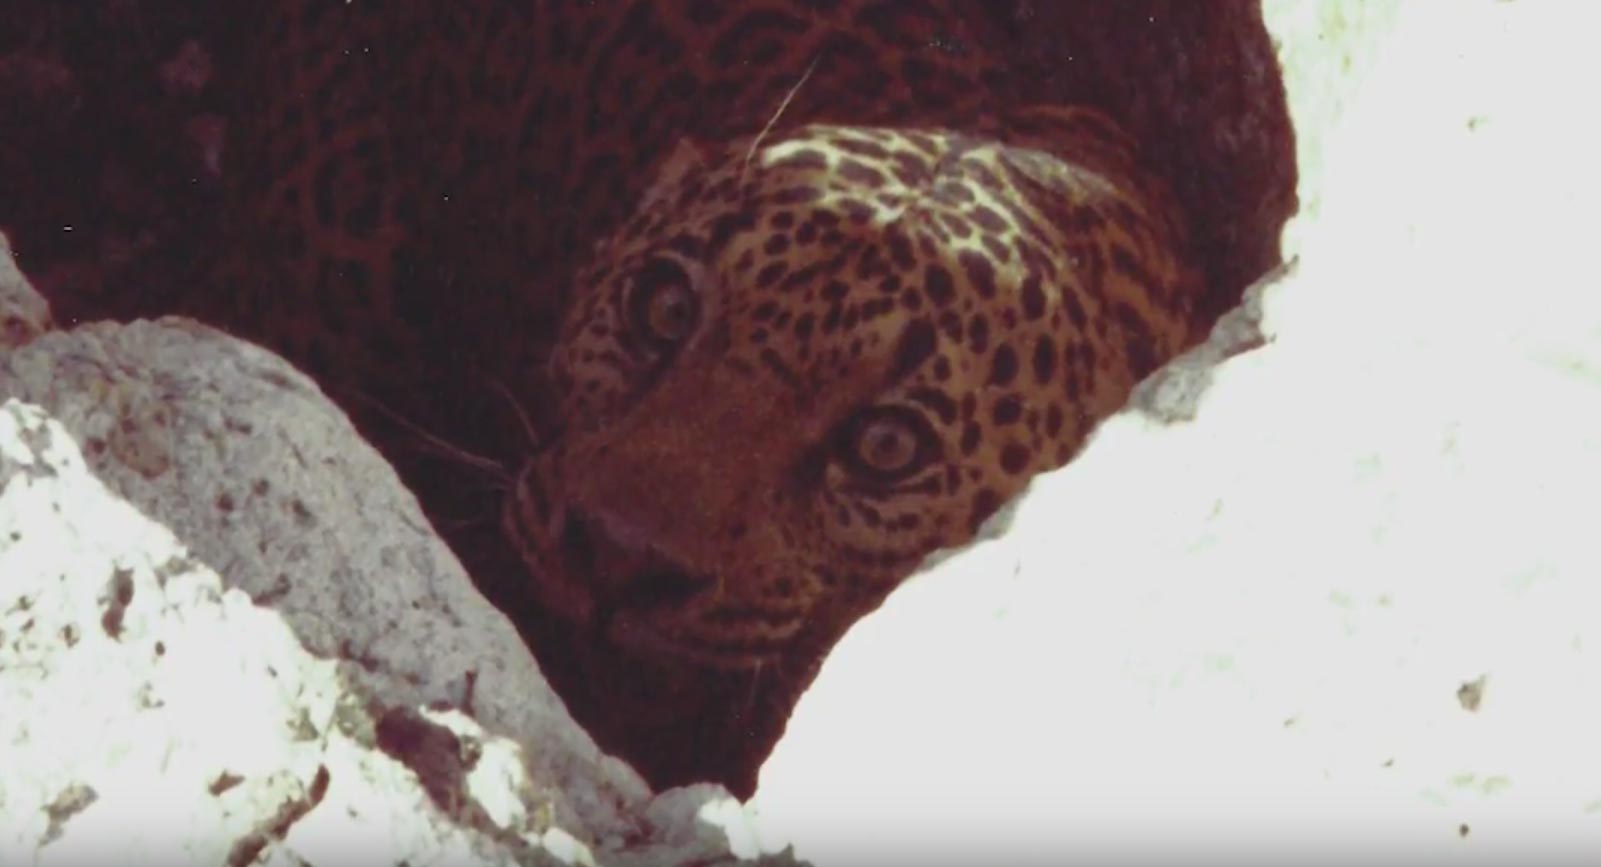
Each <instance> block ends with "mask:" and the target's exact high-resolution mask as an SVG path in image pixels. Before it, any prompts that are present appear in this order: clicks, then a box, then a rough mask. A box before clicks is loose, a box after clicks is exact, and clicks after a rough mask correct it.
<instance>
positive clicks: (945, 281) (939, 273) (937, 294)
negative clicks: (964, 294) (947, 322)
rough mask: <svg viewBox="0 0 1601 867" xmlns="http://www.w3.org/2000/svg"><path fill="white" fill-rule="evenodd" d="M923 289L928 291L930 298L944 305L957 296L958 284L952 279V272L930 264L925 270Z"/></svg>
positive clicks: (938, 304)
mask: <svg viewBox="0 0 1601 867" xmlns="http://www.w3.org/2000/svg"><path fill="white" fill-rule="evenodd" d="M923 291H924V292H927V293H928V300H930V301H932V302H934V304H935V305H936V306H939V307H944V306H945V305H947V304H949V303H951V301H952V300H953V299H954V298H955V297H956V284H955V282H954V281H952V280H951V272H949V271H947V270H945V269H944V268H943V267H941V266H939V265H929V266H928V267H927V268H925V269H924V271H923Z"/></svg>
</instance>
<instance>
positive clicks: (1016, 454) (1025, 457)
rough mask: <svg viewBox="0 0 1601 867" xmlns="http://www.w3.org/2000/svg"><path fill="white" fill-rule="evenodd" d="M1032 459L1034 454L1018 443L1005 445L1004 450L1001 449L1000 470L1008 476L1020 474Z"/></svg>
mask: <svg viewBox="0 0 1601 867" xmlns="http://www.w3.org/2000/svg"><path fill="white" fill-rule="evenodd" d="M1033 459H1034V453H1033V452H1031V451H1029V450H1028V449H1027V448H1026V447H1024V446H1022V445H1020V444H1018V443H1007V444H1006V448H1004V449H1001V469H1003V470H1005V471H1006V472H1007V474H1008V475H1013V476H1015V475H1018V474H1020V473H1022V472H1023V471H1024V470H1026V469H1028V464H1029V461H1031V460H1033Z"/></svg>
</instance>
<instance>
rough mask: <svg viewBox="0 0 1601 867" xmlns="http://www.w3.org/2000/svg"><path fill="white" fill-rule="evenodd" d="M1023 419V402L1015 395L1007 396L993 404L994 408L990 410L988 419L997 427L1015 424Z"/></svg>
mask: <svg viewBox="0 0 1601 867" xmlns="http://www.w3.org/2000/svg"><path fill="white" fill-rule="evenodd" d="M1022 417H1023V402H1022V401H1021V400H1018V398H1017V395H1015V394H1013V395H1007V396H1006V397H1003V398H1001V399H1000V400H998V401H996V402H995V408H994V409H992V410H990V418H991V419H992V420H994V422H995V423H996V424H997V425H1001V426H1005V425H1009V424H1016V423H1017V420H1018V419H1020V418H1022Z"/></svg>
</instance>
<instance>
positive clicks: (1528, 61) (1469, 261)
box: [752, 0, 1601, 867]
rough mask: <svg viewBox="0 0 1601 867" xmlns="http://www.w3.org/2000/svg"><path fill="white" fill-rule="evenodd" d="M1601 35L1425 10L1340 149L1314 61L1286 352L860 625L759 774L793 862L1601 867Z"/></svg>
mask: <svg viewBox="0 0 1601 867" xmlns="http://www.w3.org/2000/svg"><path fill="white" fill-rule="evenodd" d="M1317 5H1318V8H1319V9H1321V10H1322V11H1323V13H1324V14H1325V15H1326V14H1327V13H1328V12H1329V10H1334V12H1335V14H1336V17H1338V14H1339V13H1340V12H1341V11H1342V10H1341V8H1340V4H1339V3H1338V2H1334V3H1322V4H1317ZM1311 8H1312V6H1309V5H1308V4H1307V3H1305V2H1301V3H1297V2H1295V0H1273V2H1271V3H1270V5H1269V10H1270V13H1272V15H1273V18H1270V21H1273V20H1277V21H1279V22H1283V21H1285V20H1288V19H1291V18H1294V17H1296V16H1298V15H1302V13H1303V12H1305V11H1306V10H1308V9H1311ZM1348 8H1350V9H1353V10H1354V9H1356V7H1355V6H1351V7H1348ZM1302 17H1304V16H1302ZM1598 23H1601V4H1591V3H1589V2H1586V0H1572V2H1562V0H1547V2H1539V0H1516V2H1492V0H1454V2H1446V0H1433V2H1426V0H1416V2H1408V3H1406V4H1403V5H1400V6H1399V7H1398V13H1397V14H1396V16H1395V17H1394V22H1393V25H1394V28H1393V31H1391V35H1390V38H1389V39H1388V41H1387V42H1386V43H1385V44H1384V46H1383V47H1382V49H1380V50H1378V51H1376V52H1375V53H1374V54H1373V57H1374V59H1373V63H1372V66H1371V69H1370V74H1369V75H1368V76H1367V77H1366V78H1365V83H1364V84H1363V85H1362V86H1361V87H1360V89H1358V90H1356V91H1354V92H1351V93H1348V94H1345V96H1347V97H1349V99H1350V102H1349V110H1348V112H1346V113H1345V114H1344V116H1343V119H1342V120H1340V122H1339V123H1338V124H1335V125H1334V126H1333V127H1332V128H1329V129H1323V130H1317V131H1316V132H1315V133H1314V132H1313V131H1312V130H1311V129H1310V127H1311V126H1312V124H1313V121H1312V120H1310V119H1313V118H1315V117H1316V116H1317V115H1318V114H1319V112H1322V113H1323V114H1325V115H1326V114H1329V112H1328V111H1326V108H1327V106H1328V105H1329V104H1330V103H1329V102H1328V100H1327V98H1325V96H1323V95H1319V94H1318V93H1316V92H1314V91H1322V92H1323V93H1324V94H1331V93H1334V92H1336V91H1340V90H1343V89H1345V88H1346V87H1347V85H1348V82H1333V83H1330V82H1317V81H1314V80H1313V78H1314V77H1315V76H1310V75H1308V74H1307V72H1306V70H1305V69H1302V68H1294V67H1295V64H1296V63H1297V62H1299V61H1294V60H1291V59H1289V58H1291V57H1292V55H1293V56H1296V57H1304V56H1308V54H1310V55H1316V53H1317V51H1318V45H1317V43H1316V42H1313V43H1312V44H1310V46H1309V45H1308V43H1306V42H1305V41H1300V42H1296V43H1295V44H1293V45H1290V46H1289V48H1290V49H1293V51H1292V50H1286V55H1285V56H1286V58H1287V61H1286V62H1287V63H1289V64H1291V65H1292V69H1291V70H1290V81H1291V87H1292V102H1293V103H1294V104H1295V110H1296V114H1297V118H1298V120H1300V121H1301V122H1304V123H1307V124H1308V128H1307V131H1306V134H1305V138H1306V139H1307V140H1306V141H1303V143H1302V144H1303V147H1304V148H1306V151H1305V153H1306V154H1307V156H1308V157H1309V158H1314V157H1315V156H1316V154H1318V153H1321V154H1322V162H1321V164H1320V163H1319V162H1318V161H1317V160H1316V159H1309V162H1308V168H1309V171H1308V172H1307V174H1308V177H1307V178H1306V179H1305V181H1304V184H1305V186H1304V189H1305V190H1306V194H1305V195H1304V196H1303V199H1304V200H1307V201H1309V203H1310V207H1309V209H1308V210H1309V213H1308V216H1307V217H1306V218H1305V219H1304V221H1303V222H1301V223H1299V224H1298V225H1296V226H1295V227H1293V228H1292V230H1291V231H1290V232H1289V233H1288V234H1287V246H1288V248H1289V249H1290V250H1291V251H1292V252H1298V253H1299V254H1300V264H1299V268H1298V269H1297V270H1296V271H1295V272H1294V273H1293V274H1291V275H1290V276H1289V277H1288V278H1287V279H1286V280H1284V281H1283V282H1282V283H1281V284H1279V285H1277V286H1275V287H1274V288H1272V289H1270V290H1269V291H1268V293H1267V295H1266V296H1265V303H1264V309H1265V317H1264V331H1265V332H1266V333H1267V334H1268V335H1269V337H1270V338H1271V339H1272V340H1273V342H1272V343H1271V344H1270V345H1268V346H1267V347H1265V348H1262V349H1260V350H1257V351H1254V352H1251V353H1247V354H1245V355H1242V356H1239V357H1237V358H1235V359H1233V360H1232V361H1230V362H1228V363H1227V364H1225V365H1224V366H1223V368H1222V369H1220V371H1219V373H1218V376H1217V378H1216V381H1215V382H1214V384H1213V387H1212V388H1211V390H1210V391H1209V392H1208V393H1207V394H1206V396H1205V398H1204V399H1203V400H1202V402H1201V404H1200V408H1199V412H1198V415H1197V417H1196V418H1195V419H1194V420H1193V421H1192V422H1189V423H1183V424H1178V425H1173V426H1167V427H1163V426H1162V425H1160V424H1158V423H1155V422H1152V421H1150V420H1148V419H1147V417H1145V416H1143V415H1140V414H1138V413H1133V412H1130V413H1125V414H1124V415H1122V416H1120V417H1118V418H1116V419H1113V420H1112V421H1111V422H1109V423H1108V424H1107V425H1106V426H1105V428H1104V429H1103V431H1102V433H1101V435H1100V436H1098V438H1097V439H1096V440H1095V441H1094V442H1093V443H1092V445H1091V446H1090V448H1089V449H1088V450H1087V452H1086V453H1085V454H1084V455H1083V456H1082V457H1081V458H1080V459H1079V460H1078V461H1077V462H1075V463H1074V464H1073V465H1071V466H1070V467H1068V468H1067V469H1066V470H1064V471H1062V472H1059V473H1057V474H1054V475H1052V476H1050V477H1048V478H1045V479H1043V480H1042V481H1041V482H1040V483H1038V484H1036V486H1035V488H1034V489H1033V491H1032V492H1031V493H1030V495H1029V498H1028V500H1027V501H1025V503H1024V505H1023V506H1022V508H1021V509H1020V511H1019V513H1018V515H1017V517H1016V519H1015V521H1014V523H1013V525H1012V528H1011V530H1010V531H1009V533H1007V534H1006V535H1005V536H1004V537H1003V538H1002V539H1000V540H998V541H992V542H988V543H984V544H981V545H978V546H975V547H974V548H972V549H970V550H968V551H965V552H963V553H961V554H958V555H956V556H955V557H953V558H951V559H949V560H947V561H946V562H944V563H943V564H941V565H940V566H938V567H937V568H935V569H932V570H930V571H929V572H927V573H925V574H923V575H921V576H920V577H918V578H916V579H915V580H913V581H912V582H910V583H909V584H908V585H906V586H905V587H904V588H903V589H902V590H901V591H900V592H898V593H897V594H896V595H895V596H894V597H893V598H892V599H891V600H890V602H889V603H888V604H886V605H885V606H884V608H883V609H882V610H881V611H879V612H877V613H876V614H875V615H873V616H871V617H869V618H867V619H866V620H864V621H863V622H862V623H861V624H860V625H859V627H858V628H857V629H856V630H854V631H853V632H852V633H851V634H850V635H849V636H848V637H847V638H846V640H845V641H844V642H843V643H842V644H841V645H840V647H839V648H838V649H837V651H836V652H835V654H834V655H833V656H832V657H831V658H830V660H829V662H828V664H827V666H826V668H825V670H824V672H823V674H822V676H821V677H820V678H819V679H818V681H817V684H816V686H815V688H814V689H813V690H812V691H811V692H810V693H809V694H808V695H807V696H806V698H805V699H804V700H803V701H802V703H801V705H800V707H799V709H798V710H797V712H796V714H795V717H794V719H793V721H792V723H791V726H790V731H789V734H788V735H787V736H786V737H785V739H784V741H783V742H782V743H781V744H780V745H779V747H778V750H777V751H776V752H775V754H774V755H773V757H772V758H771V760H770V761H769V762H768V764H767V766H766V767H765V768H764V769H763V773H762V781H761V788H760V791H759V792H758V795H757V797H756V799H755V801H754V803H753V805H752V807H753V809H754V810H755V811H756V812H758V813H759V814H760V819H761V823H762V825H761V827H762V829H763V830H762V833H763V839H762V841H761V842H762V844H763V845H764V846H765V847H774V846H777V845H781V844H782V843H784V842H786V841H793V842H794V843H795V844H796V847H797V852H798V854H799V855H800V856H801V857H803V858H806V859H809V860H812V861H814V862H815V863H816V864H818V865H820V867H843V865H857V864H880V863H922V864H926V865H935V864H980V863H986V864H1000V863H1024V862H1026V861H1028V860H1031V857H1030V856H1034V857H1035V858H1037V860H1039V861H1042V862H1043V861H1052V862H1057V863H1060V862H1062V861H1063V860H1064V859H1066V858H1069V857H1072V856H1078V857H1077V858H1076V859H1075V860H1078V861H1079V862H1081V863H1092V862H1093V863H1128V862H1141V863H1143V862H1145V861H1149V860H1152V859H1163V858H1164V856H1166V859H1171V860H1181V861H1183V862H1185V863H1192V864H1193V863H1211V862H1213V861H1222V860H1223V859H1224V858H1225V857H1227V858H1229V859H1230V860H1231V861H1233V863H1248V862H1252V861H1254V860H1257V858H1262V859H1264V860H1265V859H1266V858H1267V857H1269V856H1272V855H1275V854H1276V855H1281V856H1285V857H1287V858H1293V859H1294V860H1293V862H1292V863H1305V862H1308V861H1314V862H1315V861H1322V860H1325V859H1335V858H1339V857H1340V856H1358V855H1370V856H1377V855H1384V856H1388V857H1386V858H1385V861H1384V863H1399V862H1408V863H1416V862H1419V861H1427V862H1428V863H1484V864H1490V863H1503V864H1505V863H1531V864H1532V863H1589V864H1601V291H1598V290H1601V285H1598V283H1601V280H1598V278H1597V276H1596V262H1597V255H1596V251H1597V248H1598V247H1601V237H1598V234H1601V233H1598V231H1597V230H1598V228H1601V220H1598V219H1597V203H1598V202H1601V183H1598V180H1601V172H1598V169H1597V159H1598V154H1601V138H1598V136H1597V135H1596V132H1595V127H1596V125H1597V121H1596V119H1595V116H1596V113H1597V109H1596V106H1597V105H1598V104H1601V99H1598V98H1597V96H1596V93H1595V91H1596V88H1597V86H1598V84H1601V62H1598V61H1597V60H1596V59H1594V58H1595V57H1596V54H1595V51H1596V48H1595V36H1596V34H1597V33H1598V32H1601V29H1598V28H1597V26H1596V25H1597V24H1598ZM1279 35H1280V36H1281V38H1282V37H1284V33H1283V32H1282V31H1279ZM1302 37H1303V40H1304V37H1305V34H1304V33H1303V34H1302ZM1313 38H1314V39H1316V40H1321V38H1322V37H1321V36H1320V35H1317V34H1314V35H1313ZM1375 44H1377V43H1375ZM1335 65H1337V64H1330V66H1335ZM1092 856H1093V857H1092Z"/></svg>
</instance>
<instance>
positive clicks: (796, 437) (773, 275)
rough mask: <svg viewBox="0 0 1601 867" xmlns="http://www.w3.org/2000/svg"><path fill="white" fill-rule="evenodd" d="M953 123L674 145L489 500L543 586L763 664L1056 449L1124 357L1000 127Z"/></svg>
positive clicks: (823, 628) (686, 650) (886, 585)
mask: <svg viewBox="0 0 1601 867" xmlns="http://www.w3.org/2000/svg"><path fill="white" fill-rule="evenodd" d="M960 144H961V141H960V140H959V139H957V138H955V137H952V136H947V135H940V134H933V133H931V134H916V133H903V132H895V131H887V130H875V129H868V130H863V129H846V128H837V127H826V126H812V127H805V128H802V129H800V130H797V131H793V132H790V133H787V134H785V135H783V136H781V137H775V138H774V139H773V140H772V141H771V142H769V143H763V144H760V145H756V146H753V145H752V144H751V143H750V142H749V141H746V142H741V143H738V144H736V145H734V146H730V147H727V148H723V149H720V150H717V151H713V152H710V153H703V152H699V151H695V150H693V149H686V150H681V151H680V152H679V154H678V155H677V156H676V157H675V158H674V160H673V161H672V163H671V164H669V165H668V166H667V167H666V169H664V171H663V174H662V179H661V181H660V182H659V183H658V185H657V186H656V187H655V188H654V189H653V190H652V191H651V193H650V194H649V195H648V196H647V198H646V201H645V202H644V204H643V206H642V208H641V209H640V211H639V212H638V215H637V217H636V218H635V219H634V220H632V221H631V222H630V223H629V224H628V225H626V226H624V227H623V228H622V229H621V230H620V231H619V232H617V233H616V234H615V235H614V236H613V237H612V238H610V239H609V240H608V241H606V242H605V243H603V244H602V245H601V246H600V247H599V248H598V250H597V254H596V258H595V260H594V264H593V265H591V266H590V267H589V268H587V269H586V270H585V271H583V272H582V273H581V275H580V277H579V278H578V281H577V284H576V287H575V293H574V296H573V298H572V301H571V304H570V308H569V311H570V312H569V315H568V318H567V319H566V321H565V324H564V327H563V330H562V332H561V335H560V338H559V341H558V345H557V348H556V351H555V353H554V356H553V358H552V362H551V373H552V379H553V381H554V382H555V384H556V386H557V388H558V390H559V392H560V394H561V402H560V420H561V423H562V431H561V433H560V434H559V436H558V437H557V439H556V440H555V441H554V442H553V443H552V444H551V445H550V447H549V448H547V449H546V450H544V451H543V452H542V453H540V454H539V455H538V456H537V457H535V458H534V459H533V460H531V461H530V462H529V463H528V465H527V466H526V467H525V469H524V471H523V473H522V475H521V477H520V479H519V482H518V486H517V494H516V496H514V497H513V498H512V501H511V505H510V506H509V507H508V509H507V512H506V520H507V527H508V531H509V533H510V535H511V536H512V538H514V539H516V540H517V542H518V545H519V547H520V549H521V550H522V552H523V554H524V557H525V559H526V560H527V562H528V563H529V566H530V569H531V571H532V572H533V573H534V574H535V576H536V577H535V579H534V580H535V581H536V583H537V586H538V590H539V593H540V595H541V597H542V598H543V600H544V601H545V603H546V604H547V605H548V606H550V607H551V608H553V609H555V610H557V611H559V612H562V613H563V614H565V615H566V616H569V617H571V618H573V619H575V620H579V621H582V622H587V623H590V624H593V625H595V626H596V627H597V628H600V629H603V630H604V631H605V632H606V633H607V634H608V636H609V637H610V638H611V639H612V640H614V641H616V642H618V643H620V644H623V645H626V646H633V647H638V648H643V649H647V650H652V651H661V652H665V653H669V654H673V655H676V656H680V657H684V658H688V659H692V660H695V661H698V662H703V663H706V664H709V665H716V666H726V667H743V666H754V665H759V664H762V663H763V662H764V661H766V660H770V659H772V658H774V657H776V656H779V655H782V654H784V653H786V652H787V651H789V650H791V649H793V648H796V647H798V646H800V645H801V644H804V643H805V642H806V641H807V640H808V639H810V638H819V639H820V640H823V641H825V642H831V641H832V640H833V639H835V638H837V637H838V635H839V634H840V633H842V632H843V631H844V629H845V628H846V627H847V626H848V625H849V624H850V623H851V622H852V621H854V620H855V619H856V617H858V616H859V615H860V614H862V613H864V612H865V611H866V610H869V609H870V608H872V607H873V606H875V605H876V604H878V602H879V601H881V600H882V598H883V597H884V595H885V594H887V592H888V591H889V590H891V589H892V588H893V587H894V586H895V585H896V584H897V583H898V582H899V581H900V580H902V579H904V578H905V577H906V576H907V575H909V574H910V573H911V572H912V571H913V570H914V569H915V568H916V566H917V565H918V563H919V562H920V561H921V560H922V559H923V557H924V556H925V555H927V554H928V553H930V552H932V551H934V550H935V549H938V548H941V547H946V546H951V545H956V544H960V543H962V542H964V541H966V540H968V539H969V538H971V536H972V535H973V533H974V531H975V530H976V529H977V527H978V526H979V524H980V523H981V522H983V521H984V519H985V518H986V517H988V516H989V515H990V514H991V513H992V512H993V511H994V510H995V509H996V508H997V507H998V506H999V505H1001V504H1002V503H1003V502H1004V501H1006V500H1007V499H1008V498H1010V497H1011V496H1013V495H1014V494H1016V493H1017V492H1018V491H1019V490H1020V489H1021V488H1022V487H1023V486H1024V485H1025V484H1026V483H1027V481H1028V480H1029V479H1030V477H1031V476H1032V475H1033V474H1035V473H1036V472H1038V471H1040V470H1042V469H1046V468H1048V467H1052V466H1056V465H1059V464H1060V463H1062V462H1064V461H1065V460H1066V459H1067V458H1068V457H1070V456H1071V454H1072V452H1073V451H1074V450H1075V449H1076V448H1077V446H1078V444H1079V443H1080V442H1081V441H1082V439H1083V438H1084V436H1085V434H1086V433H1087V432H1088V430H1089V427H1090V425H1091V424H1093V421H1094V419H1093V418H1092V415H1093V414H1094V413H1095V411H1096V410H1097V409H1098V407H1097V406H1095V404H1096V402H1097V401H1100V402H1101V403H1104V402H1105V401H1104V400H1103V399H1102V398H1100V397H1097V395H1098V394H1099V393H1100V392H1099V390H1098V389H1097V388H1096V387H1094V381H1097V378H1108V379H1114V378H1115V379H1121V380H1126V382H1122V383H1121V384H1122V386H1123V392H1124V393H1126V390H1127V386H1130V385H1132V379H1131V378H1130V377H1129V376H1128V375H1127V374H1121V375H1119V374H1118V373H1117V371H1113V370H1108V369H1107V367H1106V363H1105V362H1102V361H1100V360H1098V359H1097V355H1096V354H1097V352H1098V351H1099V350H1098V347H1096V346H1095V345H1094V341H1093V340H1092V339H1090V338H1089V336H1088V335H1087V333H1086V334H1085V335H1084V336H1083V337H1082V338H1081V337H1080V336H1079V335H1080V333H1081V332H1086V331H1087V330H1086V329H1084V328H1083V324H1084V323H1083V317H1084V315H1085V312H1084V309H1083V306H1082V302H1080V301H1079V300H1077V299H1078V297H1079V296H1082V295H1083V294H1084V292H1085V287H1083V286H1081V285H1079V277H1078V276H1077V275H1076V274H1074V273H1072V272H1069V271H1066V270H1065V269H1063V268H1061V267H1059V266H1057V265H1056V264H1053V262H1052V261H1051V260H1050V256H1051V254H1050V253H1049V252H1048V250H1047V249H1045V248H1044V245H1045V244H1046V243H1048V241H1049V239H1048V238H1041V237H1030V234H1031V233H1034V234H1038V233H1040V232H1043V231H1044V230H1043V229H1042V228H1041V227H1040V226H1039V225H1037V224H1036V220H1037V217H1038V215H1031V214H1029V213H1028V212H1026V211H1025V210H1023V209H1020V208H1017V207H1015V206H1008V205H1007V204H1006V203H1005V201H1004V200H1005V198H1006V194H1007V188H1005V187H1004V184H1005V183H1006V181H1005V179H1004V174H1005V172H1006V171H1007V167H1006V166H1004V165H998V164H997V160H1001V159H1002V158H1003V157H1004V156H1005V152H1004V151H1003V150H998V149H993V148H992V149H989V150H987V151H986V150H983V149H968V150H965V151H961V150H959V149H958V147H957V146H958V145H960ZM997 185H1001V186H997ZM1084 249H1085V250H1089V249H1091V247H1085V248H1084ZM1081 252H1082V251H1081ZM1064 297H1067V298H1069V301H1068V303H1066V304H1064V303H1063V301H1062V299H1063V298H1064ZM1103 330H1104V329H1103Z"/></svg>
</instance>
